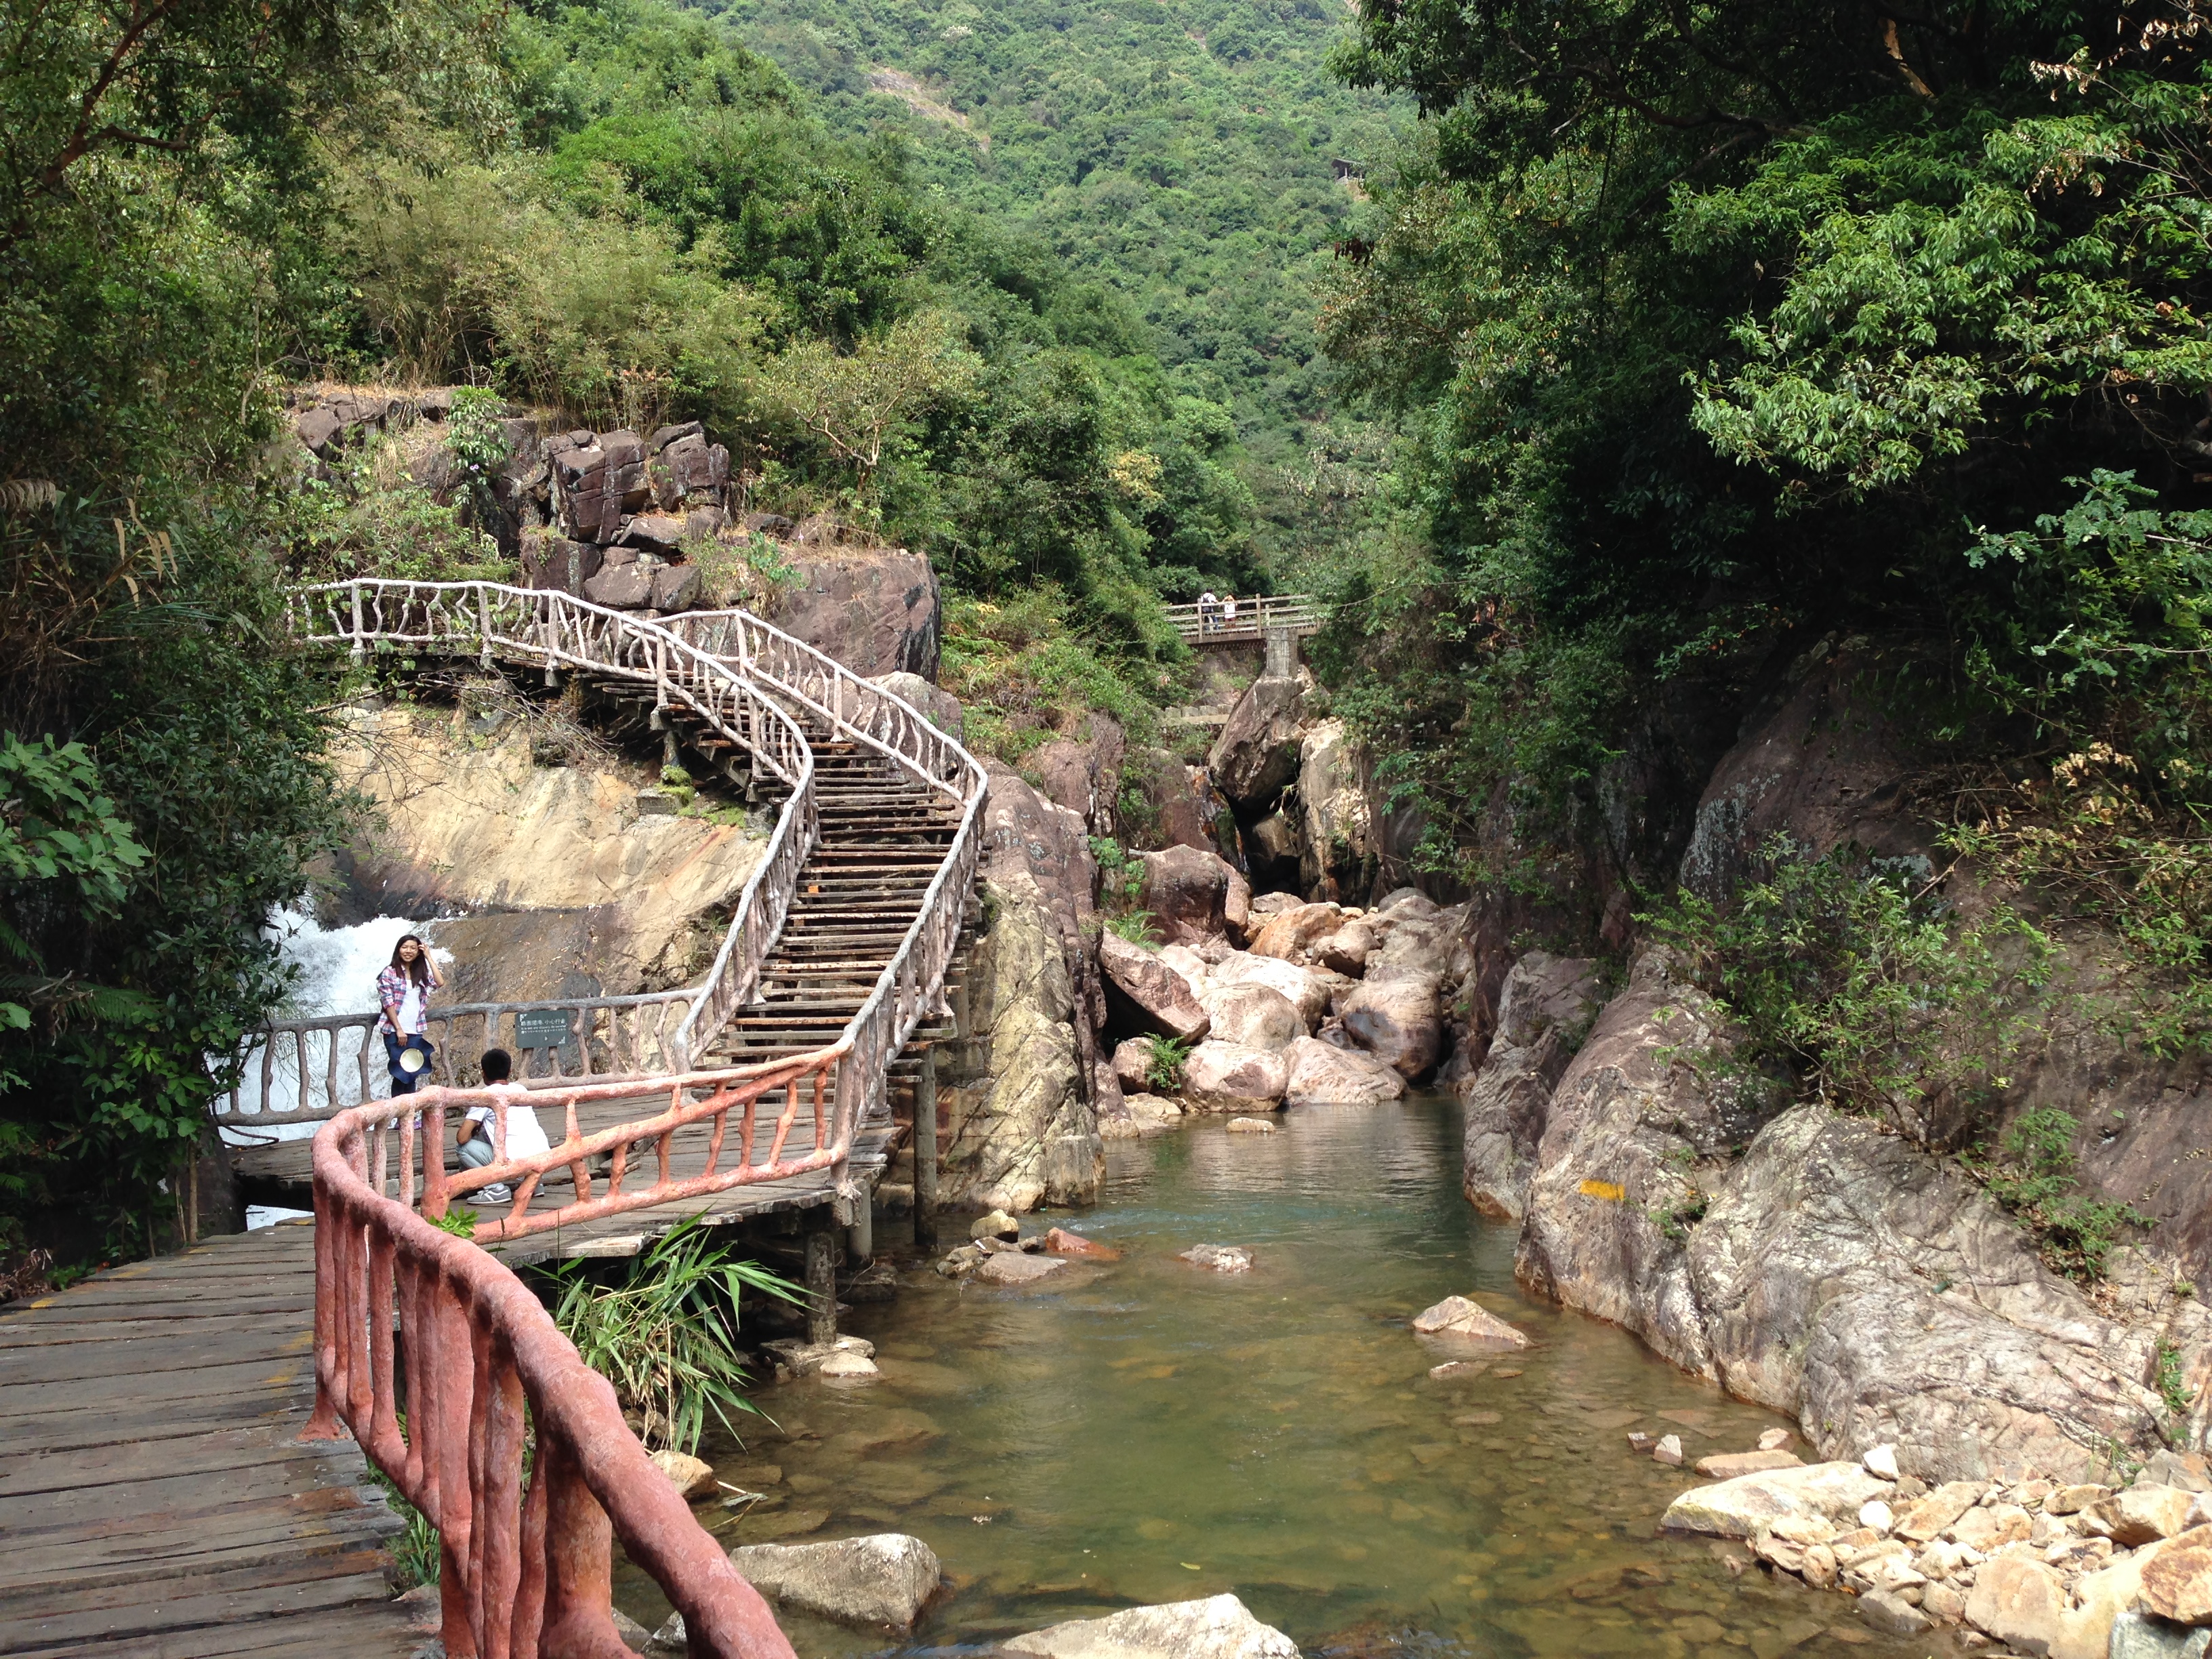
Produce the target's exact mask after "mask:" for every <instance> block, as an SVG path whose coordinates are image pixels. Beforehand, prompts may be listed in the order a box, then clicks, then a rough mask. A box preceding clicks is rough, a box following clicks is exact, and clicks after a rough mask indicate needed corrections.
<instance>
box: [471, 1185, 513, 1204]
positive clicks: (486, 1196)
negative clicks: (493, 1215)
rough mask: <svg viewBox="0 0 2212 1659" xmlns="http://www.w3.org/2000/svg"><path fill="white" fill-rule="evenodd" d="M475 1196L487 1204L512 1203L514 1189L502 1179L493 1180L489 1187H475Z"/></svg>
mask: <svg viewBox="0 0 2212 1659" xmlns="http://www.w3.org/2000/svg"><path fill="white" fill-rule="evenodd" d="M477 1197H478V1198H480V1199H482V1200H483V1201H484V1202H485V1203H487V1204H512V1203H513V1201H514V1189H513V1188H512V1187H509V1186H508V1185H507V1183H506V1182H504V1181H495V1182H492V1184H491V1185H490V1186H489V1187H479V1188H477Z"/></svg>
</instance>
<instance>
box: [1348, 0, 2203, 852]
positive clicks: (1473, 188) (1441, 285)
mask: <svg viewBox="0 0 2212 1659" xmlns="http://www.w3.org/2000/svg"><path fill="white" fill-rule="evenodd" d="M2204 52H2205V45H2204V38H2203V35H2202V33H2201V31H2200V30H2199V29H2198V28H2197V22H2196V20H2195V17H2194V15H2193V14H2192V13H2191V12H2190V11H2189V10H2188V9H2187V8H2186V7H2185V6H2184V5H2179V4H2168V3H2165V0H2160V3H2154V4H2153V5H2152V6H2150V7H2149V8H2148V9H2111V8H2107V9H2092V10H2091V11H2088V12H2084V11H2082V10H2081V9H2079V8H2075V7H2072V6H2068V5H2059V4H2040V3H2039V4H2029V5H2026V6H2021V7H2015V8H2012V9H2008V10H2007V11H2005V12H2004V13H2003V14H2002V15H1995V14H1989V13H1987V12H1986V11H1985V9H1978V8H1975V7H1972V6H1970V5H1968V4H1967V3H1966V0H1943V3H1939V4H1937V5H1936V6H1935V7H1933V8H1932V9H1922V10H1921V11H1919V12H1917V13H1916V14H1915V15H1913V16H1911V18H1906V17H1903V16H1899V17H1895V18H1891V19H1889V20H1887V21H1884V20H1883V19H1882V18H1881V16H1879V15H1876V14H1874V13H1852V12H1848V11H1841V10H1838V9H1834V8H1830V7H1824V6H1818V5H1804V4H1783V5H1778V6H1777V5H1753V4H1751V3H1749V0H1723V3H1720V4H1717V5H1715V6H1708V7H1705V8H1704V9H1681V8H1678V7H1670V6H1665V5H1661V4H1657V3H1648V4H1647V3H1629V4H1625V5H1613V4H1598V3H1589V0H1571V3H1568V4H1565V5H1555V4H1552V3H1548V0H1547V3H1543V4H1537V3H1534V0H1506V3H1504V4H1501V5H1497V6H1490V7H1485V8H1478V9H1469V8H1467V7H1464V6H1462V5H1458V4H1455V3H1452V0H1407V3H1403V4H1396V5H1392V6H1389V7H1377V8H1364V9H1362V10H1361V13H1360V16H1359V21H1358V25H1357V37H1356V40H1354V41H1352V43H1351V44H1349V45H1348V46H1346V48H1345V49H1344V50H1343V52H1341V53H1340V60H1339V61H1340V67H1341V69H1342V70H1344V72H1345V73H1346V75H1347V76H1350V77H1351V78H1352V81H1353V82H1355V83H1357V84H1359V85H1363V86H1373V87H1376V88H1385V89H1395V90H1401V91H1403V92H1406V93H1408V94H1411V95H1412V96H1413V98H1414V99H1415V100H1417V102H1418V104H1419V106H1420V108H1421V110H1422V112H1423V116H1424V120H1423V123H1422V131H1421V135H1420V137H1419V140H1418V141H1417V142H1416V143H1413V144H1410V145H1408V146H1407V148H1406V149H1404V150H1403V151H1402V152H1401V155H1399V156H1398V158H1397V160H1396V165H1395V170H1394V173H1393V175H1392V176H1389V177H1385V176H1383V175H1382V174H1381V173H1376V174H1373V175H1370V178H1371V179H1372V180H1373V183H1374V186H1375V188H1376V191H1377V208H1378V210H1379V213H1380V216H1381V222H1380V226H1379V228H1378V230H1377V232H1376V234H1375V237H1374V242H1375V246H1374V249H1373V252H1372V254H1371V256H1370V257H1368V258H1364V259H1362V260H1359V261H1356V262H1348V263H1347V264H1346V265H1345V266H1344V267H1343V268H1342V269H1341V270H1340V273H1339V275H1338V279H1337V281H1336V283H1335V285H1334V291H1333V293H1332V294H1331V295H1330V297H1329V301H1328V305H1327V307H1325V309H1324V311H1323V313H1322V319H1321V323H1320V329H1321V333H1322V338H1323V340H1324V341H1325V343H1327V344H1328V349H1330V351H1331V352H1332V353H1333V354H1334V355H1335V356H1338V357H1339V358H1340V361H1341V362H1343V363H1344V365H1345V368H1346V377H1347V380H1348V383H1349V384H1350V386H1352V388H1353V389H1354V390H1355V391H1356V392H1358V395H1359V396H1360V397H1361V398H1363V399H1364V404H1365V406H1366V407H1367V409H1368V410H1370V411H1371V412H1372V413H1374V414H1376V415H1378V416H1384V417H1387V418H1389V419H1390V420H1391V421H1393V422H1395V426H1396V428H1397V430H1398V432H1399V435H1400V437H1401V445H1400V448H1399V450H1398V451H1397V453H1395V456H1394V457H1393V459H1392V468H1391V472H1390V475H1389V477H1388V479H1387V481H1386V491H1385V493H1386V494H1387V495H1388V497H1389V516H1388V522H1389V524H1390V526H1392V528H1393V529H1394V530H1395V532H1397V533H1399V534H1401V535H1402V536H1403V538H1405V542H1406V544H1407V545H1406V546H1405V547H1403V548H1402V549H1398V550H1389V551H1386V553H1385V556H1383V557H1382V558H1380V559H1377V560H1374V561H1371V562H1370V568H1360V567H1358V566H1354V565H1352V564H1351V563H1350V562H1348V561H1347V562H1345V564H1344V565H1343V566H1341V567H1340V568H1337V569H1336V570H1335V572H1334V583H1333V586H1334V590H1335V592H1336V594H1337V596H1338V597H1339V598H1340V600H1341V601H1342V604H1343V612H1342V617H1341V620H1340V624H1339V628H1338V631H1337V634H1336V636H1335V638H1334V640H1333V641H1329V642H1328V643H1327V644H1325V645H1324V647H1323V652H1322V655H1323V659H1324V661H1325V662H1328V663H1330V664H1333V665H1334V669H1333V671H1334V672H1336V673H1338V674H1340V675H1352V674H1357V673H1366V674H1369V675H1371V676H1372V677H1373V678H1375V679H1376V682H1377V684H1376V687H1375V689H1374V691H1373V693H1372V695H1371V696H1370V698H1369V699H1368V702H1369V705H1370V706H1369V707H1368V708H1365V709H1364V710H1361V711H1358V713H1359V716H1360V718H1361V719H1362V720H1363V723H1364V724H1365V725H1366V726H1367V727H1368V729H1369V731H1370V733H1371V734H1372V736H1373V738H1375V746H1376V750H1377V751H1378V752H1379V753H1383V754H1389V755H1393V756H1396V757H1401V758H1399V759H1398V760H1397V761H1396V762H1395V766H1396V771H1397V777H1398V781H1400V783H1401V786H1402V787H1403V788H1404V790H1405V791H1406V795H1407V799H1406V804H1407V805H1418V806H1420V807H1422V808H1423V809H1424V810H1425V811H1427V812H1428V814H1429V821H1430V825H1431V832H1432V834H1433V835H1434V836H1436V838H1437V846H1436V848H1434V849H1433V853H1434V856H1435V858H1436V859H1437V860H1439V861H1443V862H1449V861H1451V860H1452V859H1453V858H1454V857H1455V855H1456V854H1460V853H1462V850H1463V849H1465V848H1468V846H1470V845H1471V844H1473V843H1474V842H1482V843H1483V844H1484V845H1486V846H1487V847H1490V848H1503V847H1507V846H1510V847H1512V848H1515V849H1516V852H1517V853H1518V854H1522V855H1524V856H1527V857H1529V858H1531V859H1533V860H1535V861H1536V863H1537V864H1538V866H1539V867H1541V866H1544V864H1545V863H1546V861H1547V860H1555V859H1556V858H1558V857H1559V856H1563V855H1565V854H1571V853H1572V852H1573V851H1574V850H1575V849H1577V848H1578V847H1587V846H1589V845H1592V844H1594V843H1595V842H1598V841H1599V839H1600V833H1601V832H1600V830H1599V829H1598V825H1599V823H1601V822H1603V821H1604V820H1603V819H1602V818H1601V814H1603V813H1605V812H1606V811H1607V807H1606V805H1605V800H1606V796H1607V790H1608V789H1609V788H1612V787H1616V784H1615V783H1614V782H1612V781H1609V780H1614V779H1617V778H1618V777H1619V776H1620V775H1621V774H1622V772H1623V770H1624V769H1623V767H1622V764H1621V759H1622V757H1626V756H1629V755H1632V754H1637V753H1641V754H1643V755H1645V756H1654V757H1656V759H1657V763H1658V764H1659V766H1660V767H1661V768H1662V771H1661V772H1660V773H1659V775H1656V776H1655V775H1653V774H1652V773H1651V772H1650V771H1649V770H1647V771H1646V772H1645V773H1644V774H1643V775H1641V776H1640V778H1639V780H1638V783H1637V784H1636V785H1635V786H1634V787H1636V788H1637V789H1638V791H1639V793H1645V794H1646V795H1650V794H1652V793H1656V794H1658V795H1660V796H1661V797H1662V798H1663V797H1664V796H1665V795H1666V794H1668V793H1672V792H1675V791H1680V792H1683V793H1686V794H1687V795H1689V796H1691V797H1692V798H1693V797H1694V794H1695V791H1696V789H1697V787H1699V785H1700V784H1701V783H1702V781H1703V777H1702V764H1701V757H1699V755H1698V754H1697V753H1696V752H1695V751H1694V739H1695V736H1696V728H1697V725H1698V722H1699V721H1701V720H1710V719H1712V718H1714V717H1716V716H1718V717H1721V718H1723V720H1725V716H1724V715H1723V714H1722V711H1726V710H1738V709H1741V708H1743V707H1744V706H1745V705H1746V702H1747V700H1748V699H1749V698H1750V697H1751V696H1753V694H1754V693H1755V691H1756V690H1758V689H1759V688H1762V687H1764V686H1765V685H1768V684H1771V682H1772V678H1773V676H1774V675H1775V674H1776V673H1777V672H1778V671H1779V670H1781V669H1782V668H1783V667H1784V666H1785V665H1788V664H1789V663H1790V662H1791V661H1793V660H1795V659H1800V658H1802V657H1803V656H1804V655H1805V653H1807V652H1808V650H1809V649H1810V648H1811V647H1814V644H1815V643H1816V641H1818V640H1819V639H1820V637H1821V636H1822V635H1827V636H1828V637H1829V638H1830V639H1832V640H1838V639H1842V638H1845V637H1849V636H1850V635H1852V634H1855V633H1857V634H1863V635H1876V636H1880V637H1881V638H1884V639H1888V640H1894V641H1900V642H1902V643H1904V644H1905V645H1907V646H1909V647H1910V652H1911V653H1915V654H1914V660H1915V662H1916V664H1917V666H1916V670H1915V671H1916V672H1917V674H1918V676H1919V680H1918V682H1917V684H1916V686H1915V687H1914V688H1913V690H1912V695H1910V696H1903V697H1900V698H1899V699H1898V704H1899V714H1900V718H1901V720H1902V721H1903V722H1904V723H1905V725H1906V726H1908V728H1910V727H1912V726H1917V728H1918V729H1917V735H1919V736H1921V737H1923V738H1927V739H1928V740H1929V742H1930V743H1931V744H1936V745H1956V746H1958V747H1960V748H1964V749H1966V750H1968V751H1969V752H1972V750H1977V749H1978V750H1983V751H1984V752H1986V751H1988V750H1990V749H1994V748H1996V747H1998V746H2000V745H2002V746H2006V747H2008V748H2009V749H2010V750H2012V752H2023V751H2025V752H2034V751H2038V750H2042V749H2043V748H2044V746H2045V744H2047V742H2048V740H2049V733H2050V732H2051V731H2053V730H2054V729H2055V730H2057V731H2059V732H2066V733H2069V734H2071V736H2070V739H2069V747H2071V748H2073V749H2076V750H2081V749H2086V748H2087V747H2088V745H2089V740H2090V739H2091V738H2094V739H2096V740H2099V741H2102V742H2104V743H2106V744H2109V745H2110V746H2112V748H2114V749H2115V750H2118V751H2120V752H2123V753H2126V754H2130V755H2134V756H2138V757H2154V758H2155V760H2156V762H2157V763H2160V764H2163V763H2164V761H2165V759H2166V756H2167V755H2168V754H2172V755H2174V756H2178V757H2181V758H2183V759H2185V760H2186V761H2187V762H2188V763H2189V764H2190V765H2191V767H2192V768H2196V769H2200V770H2201V769H2205V768H2207V767H2208V766H2212V754H2208V753H2207V750H2206V746H2205V745H2206V738H2205V732H2207V730H2208V729H2212V726H2208V723H2207V722H2206V721H2205V720H2203V714H2202V704H2203V697H2202V690H2201V687H2202V679H2201V676H2202V675H2203V672H2204V671H2206V668H2207V666H2208V661H2207V659H2206V658H2205V657H2204V655H2203V646H2202V642H2201V638H2200V635H2199V632H2198V630H2199V629H2200V628H2201V618H2202V615H2203V596H2204V594H2205V591H2206V574H2205V567H2204V564H2203V556H2202V551H2201V547H2202V543H2203V528H2202V526H2201V524H2200V522H2199V518H2200V513H2201V509H2202V507H2203V501H2202V494H2203V492H2202V489H2201V488H2200V487H2199V485H2198V484H2197V482H2196V481H2197V478H2198V477H2200V476H2201V475H2202V473H2203V471H2204V470H2205V459H2206V457H2208V456H2212V448H2207V447H2206V445H2207V443H2208V440H2212V428H2206V427H2204V426H2203V424H2202V416H2203V392H2204V391H2205V390H2206V388H2207V386H2212V349H2208V348H2207V346H2206V343H2205V336H2204V331H2203V317H2204V316H2205V315H2206V314H2207V310H2208V307H2212V252H2208V248H2209V247H2212V243H2208V240H2207V238H2206V236H2205V234H2204V230H2205V227H2206V226H2207V224H2208V223H2212V205H2208V200H2209V199H2212V176H2208V171H2207V164H2206V161H2205V155H2204V152H2203V148H2202V145H2201V143H2200V142H2199V139H2200V137H2201V127H2202V114H2201V107H2200V99H2201V87H2202V84H2203V76H2204V75H2205V58H2204ZM2130 477H2134V478H2136V479H2139V480H2141V483H2139V484H2136V485H2133V486H2130V483H2129V482H2128V480H2129V478H2130ZM2081 480H2087V483H2082V482H2080V481H2081ZM2143 491H2153V492H2154V497H2153V496H2152V495H2145V494H2143V493H2142V492H2143ZM1666 768H1678V769H1679V770H1678V771H1674V772H1672V773H1669V772H1667V771H1666V770H1664V769H1666ZM2172 823H2173V827H2174V829H2176V831H2177V832H2178V833H2181V832H2187V831H2188V830H2190V829H2191V828H2192V827H2193V826H2192V825H2191V824H2190V823H2185V822H2182V821H2181V820H2179V819H2175V820H2173V821H2172ZM1606 855H1607V857H1609V858H1611V859H1613V860H1614V861H1615V862H1616V863H1625V864H1626V866H1627V867H1628V871H1629V873H1630V874H1631V875H1632V876H1633V875H1636V874H1638V872H1639V870H1640V871H1641V872H1643V873H1644V875H1646V876H1647V877H1648V878H1661V877H1662V876H1663V874H1664V873H1667V872H1666V866H1665V865H1664V863H1663V861H1662V860H1663V858H1664V857H1665V856H1666V855H1667V854H1666V846H1665V842H1664V837H1663V836H1658V837H1655V839H1654V841H1653V842H1651V843H1650V844H1644V845H1638V844H1634V843H1633V842H1632V843H1631V844H1629V845H1626V846H1622V845H1620V844H1618V842H1616V843H1615V844H1613V845H1612V846H1609V847H1607V849H1606ZM1644 860H1649V862H1643V861H1644ZM1474 873H1476V874H1478V875H1480V876H1483V877H1486V878H1489V879H1493V880H1494V879H1501V878H1506V877H1507V875H1508V873H1509V872H1504V871H1501V870H1496V869H1489V870H1477V871H1475V872H1474Z"/></svg>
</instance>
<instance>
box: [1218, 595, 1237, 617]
mask: <svg viewBox="0 0 2212 1659" xmlns="http://www.w3.org/2000/svg"><path fill="white" fill-rule="evenodd" d="M1221 620H1222V621H1224V622H1235V621H1236V620H1237V601H1236V600H1234V599H1224V600H1222V602H1221Z"/></svg>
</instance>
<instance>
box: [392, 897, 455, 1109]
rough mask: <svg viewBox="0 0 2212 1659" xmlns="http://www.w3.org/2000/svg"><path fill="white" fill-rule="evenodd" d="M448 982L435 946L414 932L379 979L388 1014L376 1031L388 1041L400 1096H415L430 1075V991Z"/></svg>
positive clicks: (396, 1091)
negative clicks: (435, 955)
mask: <svg viewBox="0 0 2212 1659" xmlns="http://www.w3.org/2000/svg"><path fill="white" fill-rule="evenodd" d="M445 982H446V981H445V980H444V979H443V978H442V977H441V976H440V975H439V972H438V964H437V963H435V962H433V961H432V960H431V959H430V949H429V946H428V945H425V944H423V943H422V939H421V937H420V936H419V935H416V934H414V933H409V934H408V935H406V936H405V937H404V939H401V940H400V941H399V943H398V944H397V945H393V946H392V963H391V965H390V966H389V967H387V968H385V969H381V970H380V971H379V973H378V974H377V975H376V1004H377V1006H378V1007H379V1008H380V1009H381V1010H382V1011H383V1012H381V1013H380V1015H379V1016H378V1018H377V1021H376V1029H377V1031H378V1032H379V1034H380V1035H381V1036H383V1038H384V1052H385V1054H386V1055H387V1056H389V1070H390V1071H391V1073H392V1093H393V1094H395V1095H411V1094H413V1093H414V1092H415V1091H416V1088H417V1087H419V1086H420V1085H421V1084H422V1079H424V1078H426V1077H427V1076H428V1075H429V1071H430V1054H431V1052H432V1051H431V1046H430V1039H429V1038H428V1037H427V1036H423V1034H422V1028H423V1026H424V1025H425V1024H428V1020H429V1012H430V993H431V992H433V991H435V990H437V989H438V988H439V987H441V986H443V985H444V984H445Z"/></svg>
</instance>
